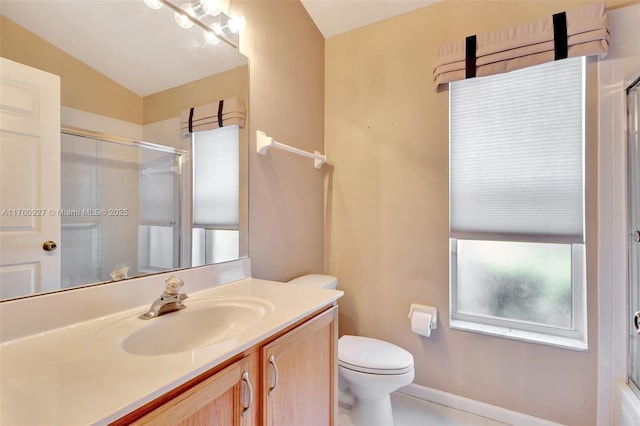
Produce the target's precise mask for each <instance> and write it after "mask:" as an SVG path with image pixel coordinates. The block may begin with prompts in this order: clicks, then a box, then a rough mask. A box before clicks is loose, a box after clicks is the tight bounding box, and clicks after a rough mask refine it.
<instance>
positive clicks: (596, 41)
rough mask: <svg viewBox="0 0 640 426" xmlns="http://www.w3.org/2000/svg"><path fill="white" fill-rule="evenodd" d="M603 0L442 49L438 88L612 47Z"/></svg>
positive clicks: (436, 72)
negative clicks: (610, 45)
mask: <svg viewBox="0 0 640 426" xmlns="http://www.w3.org/2000/svg"><path fill="white" fill-rule="evenodd" d="M609 38H610V34H609V27H608V23H607V11H606V7H605V4H604V3H598V4H594V5H591V6H587V7H583V8H581V9H575V10H568V11H566V12H561V13H557V14H555V15H552V16H548V17H546V18H543V19H538V20H536V21H532V22H528V23H525V24H521V25H515V26H512V27H509V28H504V29H502V30H499V31H494V32H491V33H487V34H478V35H473V36H469V37H467V38H466V39H465V40H458V41H454V42H451V43H447V44H444V45H441V46H439V47H438V51H437V59H436V67H435V69H434V71H433V80H434V84H435V90H436V91H441V90H443V89H446V87H447V85H446V83H449V82H451V81H456V80H463V79H465V78H470V77H476V76H477V77H481V76H486V75H492V74H498V73H503V72H507V71H513V70H516V69H519V68H524V67H528V66H532V65H538V64H541V63H544V62H549V61H553V60H557V59H563V58H566V57H575V56H587V55H596V54H604V53H607V52H608V51H609Z"/></svg>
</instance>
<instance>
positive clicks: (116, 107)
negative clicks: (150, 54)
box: [0, 16, 142, 124]
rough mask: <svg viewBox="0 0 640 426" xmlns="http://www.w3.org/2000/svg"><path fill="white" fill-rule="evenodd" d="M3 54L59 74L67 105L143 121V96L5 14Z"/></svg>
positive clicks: (0, 27)
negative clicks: (26, 28) (11, 19)
mask: <svg viewBox="0 0 640 426" xmlns="http://www.w3.org/2000/svg"><path fill="white" fill-rule="evenodd" d="M0 55H2V56H3V57H5V58H8V59H11V60H13V61H16V62H20V63H22V64H25V65H29V66H31V67H34V68H38V69H41V70H44V71H48V72H50V73H53V74H56V75H59V76H60V82H61V83H60V85H61V87H60V97H61V103H62V105H64V106H68V107H72V108H77V109H80V110H83V111H87V112H92V113H95V114H101V115H105V116H107V117H111V118H117V119H119V120H125V121H129V122H131V123H136V124H142V98H141V97H140V96H138V95H136V94H135V93H133V92H132V91H130V90H128V89H126V88H124V87H122V86H121V85H119V84H118V83H116V82H114V81H113V80H111V79H109V78H108V77H106V76H105V75H104V74H101V73H99V72H98V71H96V70H94V69H93V68H91V67H89V66H87V65H86V64H84V63H82V62H80V61H79V60H77V59H75V58H74V57H73V56H71V55H69V54H68V53H66V52H64V51H63V50H60V49H58V48H57V47H55V46H54V45H52V44H50V43H48V42H46V41H45V40H43V39H41V38H40V37H38V36H36V35H35V34H33V33H32V32H29V31H27V30H25V29H24V28H22V27H21V26H19V25H17V24H15V23H14V22H13V21H10V20H9V19H7V18H5V17H4V16H0ZM98 100H99V101H98Z"/></svg>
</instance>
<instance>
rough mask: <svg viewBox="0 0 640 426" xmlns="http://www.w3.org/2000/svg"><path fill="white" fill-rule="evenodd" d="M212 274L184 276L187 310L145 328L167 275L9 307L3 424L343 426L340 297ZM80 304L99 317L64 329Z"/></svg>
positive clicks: (0, 353)
mask: <svg viewBox="0 0 640 426" xmlns="http://www.w3.org/2000/svg"><path fill="white" fill-rule="evenodd" d="M244 262H245V263H248V261H244ZM210 268H214V267H206V268H197V269H192V270H185V271H180V273H181V274H182V275H181V278H182V279H183V280H184V282H185V286H184V287H183V291H185V293H188V295H189V298H188V299H186V300H185V302H184V303H185V305H187V309H184V310H180V311H178V312H175V313H170V314H166V315H163V316H160V317H158V318H153V319H150V320H146V321H145V320H141V319H139V318H138V315H140V314H141V313H143V312H144V311H145V310H146V309H147V308H148V305H149V304H150V303H151V302H152V301H153V298H150V297H148V295H149V294H154V295H155V296H158V295H159V292H161V290H162V288H163V281H164V278H166V277H164V276H162V275H156V276H152V277H146V278H144V279H142V280H141V281H138V283H135V282H134V281H135V280H129V281H127V284H125V283H121V284H115V285H114V286H112V288H111V289H109V288H108V287H109V286H98V287H96V288H93V289H92V288H88V289H80V290H73V292H67V294H66V295H65V294H64V293H55V294H52V295H50V297H49V298H50V299H51V300H48V301H47V300H46V297H44V296H40V297H38V298H35V299H33V300H30V299H24V300H22V301H20V300H17V301H11V302H4V303H3V305H2V306H1V308H0V319H1V320H2V333H3V336H2V338H3V343H2V344H1V345H0V359H1V363H2V375H1V377H0V392H1V394H2V410H0V416H1V417H0V424H11V425H20V424H49V425H53V424H63V425H76V424H77V425H80V424H82V425H87V424H97V425H107V424H114V425H124V424H172V425H173V424H211V423H213V424H225V425H257V424H267V425H284V424H335V419H336V411H335V410H336V409H337V361H336V359H337V306H336V301H337V299H338V298H339V297H341V296H342V292H341V291H336V290H326V289H319V288H309V287H302V286H293V285H289V284H284V283H278V282H272V281H265V280H259V279H254V278H250V273H249V274H246V273H245V274H240V275H245V277H244V278H242V277H240V279H236V278H238V274H236V273H229V271H228V270H223V271H222V272H218V273H211V272H206V271H211V269H210ZM218 268H220V267H219V266H218ZM223 268H224V267H223ZM227 268H228V267H227ZM198 274H199V277H198ZM203 277H205V279H204V281H203ZM230 277H231V278H230ZM207 281H208V282H207ZM134 284H135V285H134ZM203 287H204V289H203ZM190 288H191V289H192V290H195V291H191V290H190ZM141 289H144V290H141ZM83 291H84V292H86V293H87V294H85V295H84V296H79V292H83ZM98 292H99V293H98ZM105 292H107V293H108V294H110V296H109V297H110V298H109V299H108V300H105V299H104V295H105V294H107V293H105ZM88 293H91V294H88ZM78 297H82V298H83V300H84V301H85V304H86V305H88V306H85V309H86V310H87V311H91V312H92V314H91V315H92V317H91V318H85V319H84V320H82V321H75V322H70V320H69V319H65V321H67V323H66V324H63V325H62V326H60V327H57V328H56V327H55V326H56V325H60V324H56V321H61V320H60V319H57V320H55V319H54V318H65V317H68V316H69V312H67V311H68V309H66V307H65V304H64V303H60V302H61V301H65V302H66V303H69V302H70V301H73V302H74V303H73V306H79V304H78V300H73V299H74V298H78ZM143 299H147V300H146V301H145V302H144V304H142V300H143ZM124 301H126V302H124ZM98 302H101V303H98ZM42 303H46V304H47V305H48V307H47V309H46V310H42V307H43V306H44V305H42ZM105 303H106V304H107V306H106V307H105V306H104V305H105ZM120 304H124V305H126V304H129V305H131V304H135V307H134V308H131V307H129V308H128V309H119V310H117V311H116V312H114V313H111V314H107V315H105V314H101V313H99V312H98V311H99V309H98V307H99V306H101V309H103V310H105V309H108V308H109V307H118V306H120ZM68 306H71V305H68ZM25 310H26V311H27V312H24V311H25ZM38 310H40V312H42V314H43V315H42V317H43V318H38V315H37V311H38ZM69 311H70V310H69ZM34 313H36V315H34ZM74 314H77V313H75V312H74ZM28 318H32V320H31V322H32V323H37V324H36V325H37V326H38V327H41V328H42V330H41V331H39V332H34V331H35V330H36V329H35V328H34V327H36V325H33V324H27V323H29V322H30V321H29V319H28ZM7 320H9V321H10V322H12V323H13V326H11V325H8V324H7ZM45 323H48V324H45ZM16 328H17V329H21V331H20V332H19V333H17V332H15V331H14V330H13V329H16ZM27 331H28V334H25V333H26V332H27ZM7 337H12V339H11V340H7ZM168 342H170V343H168ZM216 422H217V423H216Z"/></svg>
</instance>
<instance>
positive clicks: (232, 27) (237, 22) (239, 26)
mask: <svg viewBox="0 0 640 426" xmlns="http://www.w3.org/2000/svg"><path fill="white" fill-rule="evenodd" d="M227 27H229V31H231V32H232V33H234V34H238V33H239V32H240V31H242V30H244V29H245V28H246V27H247V20H246V19H244V17H242V16H236V17H234V18H229V20H228V21H227Z"/></svg>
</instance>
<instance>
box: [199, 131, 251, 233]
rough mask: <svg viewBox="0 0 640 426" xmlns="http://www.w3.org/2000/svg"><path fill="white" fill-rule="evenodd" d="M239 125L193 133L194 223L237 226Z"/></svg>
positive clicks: (202, 225)
mask: <svg viewBox="0 0 640 426" xmlns="http://www.w3.org/2000/svg"><path fill="white" fill-rule="evenodd" d="M239 184H240V177H239V127H238V126H237V125H233V126H229V127H221V128H218V129H214V130H207V131H204V132H195V133H193V226H194V227H196V228H209V229H238V217H239V214H238V206H239V200H238V196H239V192H240V189H239Z"/></svg>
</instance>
